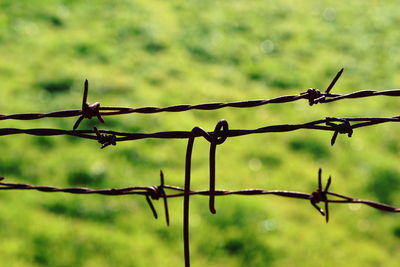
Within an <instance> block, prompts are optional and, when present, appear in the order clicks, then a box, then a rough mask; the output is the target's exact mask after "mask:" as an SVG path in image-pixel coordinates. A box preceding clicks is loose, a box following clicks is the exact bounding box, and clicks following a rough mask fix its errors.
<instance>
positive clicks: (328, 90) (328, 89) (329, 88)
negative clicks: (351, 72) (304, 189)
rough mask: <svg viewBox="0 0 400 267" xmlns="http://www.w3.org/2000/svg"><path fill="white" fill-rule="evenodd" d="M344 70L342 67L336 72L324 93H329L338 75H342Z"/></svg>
mask: <svg viewBox="0 0 400 267" xmlns="http://www.w3.org/2000/svg"><path fill="white" fill-rule="evenodd" d="M343 71H344V68H341V69H340V70H339V72H338V73H337V74H336V76H335V78H333V80H332V82H331V83H330V84H329V86H328V87H327V88H326V90H325V94H329V92H330V91H331V90H332V88H333V86H335V84H336V82H337V80H339V78H340V76H341V75H342V73H343Z"/></svg>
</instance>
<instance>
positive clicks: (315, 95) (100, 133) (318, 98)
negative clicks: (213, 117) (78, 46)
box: [0, 69, 400, 266]
mask: <svg viewBox="0 0 400 267" xmlns="http://www.w3.org/2000/svg"><path fill="white" fill-rule="evenodd" d="M342 73H343V69H341V70H340V71H339V72H338V73H337V74H336V76H335V77H334V78H333V80H332V81H331V82H330V84H329V85H328V87H327V88H326V90H325V91H324V92H321V91H320V90H318V89H315V88H310V89H308V90H307V91H305V92H302V93H300V94H299V95H287V96H280V97H276V98H271V99H262V100H249V101H240V102H228V103H205V104H196V105H188V104H185V105H175V106H169V107H142V108H129V107H101V106H100V103H99V102H95V103H94V104H89V103H87V97H88V91H89V83H88V81H87V80H86V81H85V83H84V93H83V99H82V107H81V109H80V110H61V111H55V112H51V113H23V114H12V115H1V114H0V120H7V119H15V120H34V119H41V118H46V117H53V118H62V117H64V118H66V117H78V119H77V121H76V122H75V124H74V125H73V127H72V130H63V129H51V128H36V129H17V128H0V136H5V135H15V134H28V135H35V136H60V135H69V136H73V137H76V138H85V139H91V140H95V141H97V142H99V143H100V144H101V148H105V147H107V146H109V145H113V146H115V145H116V144H117V143H118V142H122V141H133V140H140V139H146V138H161V139H187V142H188V143H187V148H186V158H185V181H184V187H183V188H182V187H178V186H172V185H165V181H164V174H163V172H162V171H160V185H156V186H135V187H127V188H118V189H114V188H113V189H90V188H85V187H67V188H59V187H52V186H35V185H30V184H23V183H6V182H3V181H2V180H3V179H4V178H3V177H0V190H13V189H14V190H37V191H41V192H65V193H72V194H102V195H108V196H115V195H141V196H145V199H146V201H147V203H148V205H149V207H150V209H151V212H152V214H153V216H154V218H156V219H157V218H158V214H157V210H156V208H155V206H154V204H153V200H159V199H163V206H164V212H165V220H166V224H167V225H169V224H170V219H169V211H168V201H167V199H168V198H173V197H183V241H184V258H185V266H190V247H189V217H190V216H189V207H190V205H189V204H190V203H189V202H190V197H191V196H193V195H204V196H208V198H209V210H210V212H211V213H213V214H215V213H216V208H215V197H217V196H227V195H245V196H250V195H276V196H281V197H289V198H295V199H304V200H308V201H310V203H311V205H312V206H313V207H314V208H315V209H317V211H318V212H319V213H320V214H321V215H323V216H325V219H326V222H328V221H329V207H328V204H329V203H360V204H364V205H368V206H370V207H372V208H375V209H378V210H382V211H387V212H400V208H398V207H394V206H390V205H386V204H382V203H378V202H374V201H369V200H361V199H356V198H352V197H348V196H344V195H341V194H338V193H334V192H331V191H329V187H330V185H331V177H329V179H328V181H327V184H326V185H325V187H323V186H322V177H321V176H322V170H321V169H319V171H318V188H317V189H316V190H315V191H313V192H312V193H302V192H294V191H286V190H263V189H243V190H236V191H232V190H231V191H229V190H217V189H216V188H215V187H216V174H215V173H216V149H217V146H218V145H221V144H223V143H224V142H225V141H226V140H227V139H228V138H230V137H239V136H244V135H250V134H262V133H277V132H278V133H283V132H291V131H297V130H302V129H304V130H319V131H329V132H333V135H332V138H331V145H334V144H335V142H336V139H337V136H338V135H339V134H347V135H348V137H351V136H352V134H353V131H354V130H355V129H357V128H361V127H366V126H372V125H376V124H381V123H387V122H400V116H394V117H386V118H384V117H357V118H333V117H326V118H324V119H320V120H316V121H311V122H307V123H302V124H280V125H269V126H264V127H261V128H256V129H230V128H229V124H228V122H227V121H226V120H220V121H219V122H218V123H217V124H216V126H215V128H214V131H211V132H207V131H206V130H204V129H203V128H201V127H194V128H193V129H192V130H191V131H165V132H155V133H129V132H117V131H110V130H99V129H98V128H97V127H93V129H89V130H78V127H79V125H80V123H81V122H82V121H83V119H91V118H92V117H97V118H98V120H99V121H100V122H101V123H104V119H103V117H104V116H111V115H121V114H130V113H145V114H150V113H160V112H183V111H188V110H215V109H220V108H224V107H232V108H251V107H257V106H261V105H267V104H273V103H275V104H278V103H279V104H282V103H289V102H294V101H298V100H300V99H305V100H308V103H309V105H310V106H312V105H315V104H322V103H329V102H334V101H339V100H342V99H354V98H364V97H372V96H378V95H383V96H392V97H395V96H400V90H398V89H396V90H386V91H373V90H362V91H358V92H354V93H350V94H343V95H342V94H332V93H331V90H332V88H333V87H334V85H335V84H336V82H337V81H338V79H339V78H340V76H341V75H342ZM198 137H203V138H204V139H205V140H206V141H208V142H209V143H210V150H209V188H208V190H200V191H193V190H192V189H191V187H190V182H191V161H192V160H191V159H192V153H193V146H194V142H195V139H196V138H198ZM166 191H168V192H169V193H167V192H166ZM328 196H333V197H335V198H336V199H329V198H328ZM321 202H323V203H324V209H322V208H321V207H319V206H318V204H319V203H321Z"/></svg>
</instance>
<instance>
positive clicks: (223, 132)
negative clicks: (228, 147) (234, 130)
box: [210, 120, 229, 145]
mask: <svg viewBox="0 0 400 267" xmlns="http://www.w3.org/2000/svg"><path fill="white" fill-rule="evenodd" d="M228 131H229V126H228V122H227V121H226V120H220V121H219V122H218V123H217V125H216V126H215V129H214V132H212V133H211V139H210V143H212V144H216V145H220V144H222V143H223V142H225V140H226V139H227V138H228Z"/></svg>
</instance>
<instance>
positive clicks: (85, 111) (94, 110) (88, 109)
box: [73, 80, 104, 130]
mask: <svg viewBox="0 0 400 267" xmlns="http://www.w3.org/2000/svg"><path fill="white" fill-rule="evenodd" d="M88 91H89V82H88V80H85V85H84V91H83V99H82V110H81V116H80V117H79V118H78V120H77V121H76V122H75V124H74V127H73V130H76V129H77V128H78V126H79V124H80V123H81V122H82V120H83V119H84V118H86V119H91V118H92V117H97V118H98V119H99V121H100V122H101V123H104V119H103V118H102V117H101V114H100V103H99V102H95V103H93V104H89V103H87V96H88Z"/></svg>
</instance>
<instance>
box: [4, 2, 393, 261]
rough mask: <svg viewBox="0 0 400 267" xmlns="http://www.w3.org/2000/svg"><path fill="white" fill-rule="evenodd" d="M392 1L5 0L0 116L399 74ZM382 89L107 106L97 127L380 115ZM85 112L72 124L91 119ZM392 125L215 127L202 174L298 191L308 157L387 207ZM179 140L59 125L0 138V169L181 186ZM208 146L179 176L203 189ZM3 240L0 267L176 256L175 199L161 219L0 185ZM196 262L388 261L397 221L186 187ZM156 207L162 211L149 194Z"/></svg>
mask: <svg viewBox="0 0 400 267" xmlns="http://www.w3.org/2000/svg"><path fill="white" fill-rule="evenodd" d="M399 10H400V8H399V7H398V3H397V1H360V0H356V1H351V2H346V3H345V2H337V1H319V2H318V3H316V2H315V1H301V2H297V1H289V0H283V1H279V2H275V3H270V2H268V3H267V2H265V1H195V0H193V1H179V0H176V1H143V0H142V1H122V0H121V1H106V0H103V1H100V0H98V1H91V2H86V1H72V0H70V1H45V0H42V1H27V0H25V1H22V0H21V1H8V0H4V1H1V2H0V53H1V59H2V60H1V61H0V78H1V81H2V82H1V84H0V90H1V97H0V108H1V111H0V113H1V114H11V113H23V112H50V111H54V110H59V109H75V108H79V106H80V99H81V95H82V85H83V81H84V79H86V78H87V79H89V81H90V88H91V90H90V93H89V102H94V101H100V102H101V103H102V105H104V106H107V105H114V106H130V107H141V106H165V105H172V104H183V103H203V102H214V101H221V102H222V101H240V100H247V99H258V98H271V97H275V96H279V95H283V94H297V93H300V92H302V91H305V90H306V89H307V88H309V87H316V88H320V89H324V87H326V86H327V85H328V83H329V81H330V79H331V78H332V77H333V75H334V74H335V73H336V72H337V70H338V69H340V68H341V67H344V68H345V73H344V75H343V77H342V78H341V80H340V81H339V82H338V84H337V86H336V87H335V88H334V92H338V93H347V92H352V91H355V90H361V89H376V90H383V89H392V88H396V87H398V85H399V84H400V74H399V72H398V69H399V66H400V65H399V62H400V47H399V46H398V43H399V41H400V33H399V31H398V30H396V29H397V25H398V24H399V22H400V17H399V16H398V13H399ZM397 112H398V100H397V99H396V98H385V97H377V98H373V99H364V100H359V101H355V102H352V101H341V102H337V103H332V104H324V105H316V106H313V107H309V106H308V104H307V103H306V101H304V102H297V103H291V104H284V105H270V106H265V107H259V108H254V109H249V110H234V109H229V108H227V109H223V110H218V111H214V112H208V111H193V112H186V113H182V114H158V115H139V114H134V115H125V116H120V117H118V118H117V117H115V118H106V124H105V125H98V126H100V127H101V128H103V129H106V128H107V129H113V130H118V131H131V132H153V131H164V130H190V129H191V128H192V127H193V126H195V125H198V126H201V127H203V128H205V129H207V130H211V129H213V128H214V126H215V124H216V122H217V121H218V120H220V119H222V118H224V119H227V120H228V122H229V123H230V127H231V128H236V129H238V128H244V129H247V128H256V127H259V126H264V125H271V124H277V123H279V124H280V123H302V122H307V121H311V120H314V119H319V118H322V117H325V116H393V115H397V114H398V113H397ZM73 123H74V119H50V118H49V119H43V120H37V121H25V122H21V121H2V122H1V125H2V126H1V127H2V128H6V127H19V128H39V127H56V128H63V129H70V128H71V127H72V125H73ZM93 124H94V122H93V121H85V122H84V123H83V124H82V126H81V127H82V128H88V127H90V126H91V125H93ZM398 130H399V127H398V125H396V124H386V125H381V126H376V127H369V128H364V129H359V130H356V131H355V133H354V136H353V138H352V139H348V138H347V137H345V136H339V138H338V140H337V142H336V144H335V146H334V147H330V146H329V140H330V134H329V133H320V132H312V131H299V132H293V133H285V134H265V135H258V136H251V137H242V138H233V139H229V140H227V141H226V142H225V143H224V145H223V146H221V147H219V148H218V152H217V156H218V159H217V179H218V180H217V187H218V188H226V189H242V188H258V187H261V188H266V189H287V190H299V191H307V192H310V191H312V190H314V189H315V186H316V175H317V170H318V168H319V167H322V168H323V169H324V173H323V175H324V178H326V177H328V175H332V177H333V186H332V190H335V191H339V192H343V193H345V194H348V195H351V196H355V197H359V198H368V199H373V200H378V201H384V202H387V203H389V204H398V203H400V197H399V194H397V193H398V191H399V187H400V184H399V183H400V178H399V173H400V168H399V164H398V159H399V156H400V146H399V141H400V139H399V136H398V134H397V132H398ZM185 145H186V142H184V141H179V140H142V141H136V142H125V143H119V144H118V145H117V146H116V147H108V148H107V149H104V150H100V149H99V147H98V144H97V143H95V142H90V141H87V140H77V139H73V138H69V137H48V138H42V137H30V136H22V135H21V136H6V137H1V138H0V146H1V151H2V155H1V157H0V175H2V176H5V177H6V178H7V180H8V181H15V182H29V183H34V184H45V185H54V186H90V187H94V188H103V187H123V186H134V185H153V184H157V183H158V172H159V170H160V169H162V170H163V171H164V173H165V175H166V179H167V183H168V184H176V185H183V177H184V173H183V168H184V153H185ZM207 150H208V145H207V143H206V142H205V141H203V140H199V141H196V143H195V151H194V155H193V188H196V189H201V188H206V186H207V177H208V163H207V162H208V161H207V155H208V152H207ZM0 201H1V205H0V226H1V228H2V231H1V232H0V240H1V241H2V244H3V246H2V250H0V258H1V262H2V264H3V265H5V266H149V265H161V264H162V265H164V266H181V265H182V263H183V246H182V238H181V221H182V215H181V213H182V200H181V199H180V200H178V199H174V200H171V201H170V204H171V220H172V222H171V226H170V227H169V228H167V227H166V226H165V225H164V223H163V221H162V220H158V221H155V220H153V219H152V217H151V213H150V211H149V209H148V207H147V205H146V203H145V200H144V199H142V198H135V197H126V196H124V197H105V196H74V195H65V194H44V193H37V192H17V191H14V192H1V194H0ZM191 203H192V204H191V205H192V208H191V240H192V242H191V247H192V264H193V266H205V265H207V266H243V265H248V266H266V265H269V266H282V265H288V266H293V265H295V266H310V265H316V264H318V263H320V262H321V258H322V259H323V261H324V262H323V265H324V266H337V265H345V266H396V265H397V264H398V262H399V260H400V258H399V255H398V252H399V251H400V245H399V238H400V234H399V233H400V230H399V229H400V223H399V220H398V218H397V216H396V215H389V214H385V213H382V212H379V211H375V210H372V209H369V208H366V207H359V206H345V205H343V206H332V208H331V210H332V212H331V213H332V218H331V221H330V223H329V224H328V225H326V224H325V222H324V220H323V218H321V217H320V216H319V215H318V214H317V212H315V210H313V209H312V207H311V206H309V204H308V203H305V202H302V201H295V200H290V199H279V198H276V197H240V196H235V197H233V196H232V197H227V198H218V199H217V210H218V213H217V214H216V215H211V214H209V212H208V208H207V199H206V198H202V197H193V198H192V202H191ZM156 204H158V208H159V209H160V210H161V205H160V204H161V203H156Z"/></svg>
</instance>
